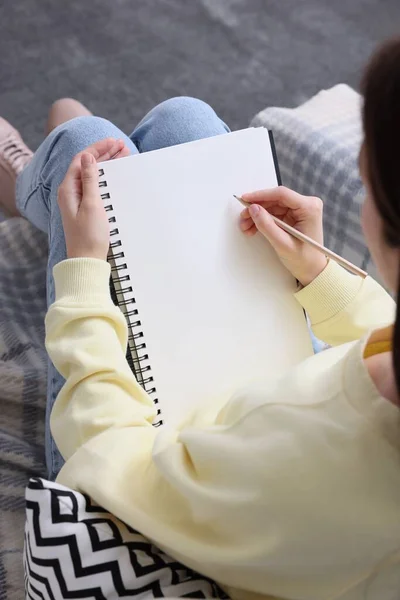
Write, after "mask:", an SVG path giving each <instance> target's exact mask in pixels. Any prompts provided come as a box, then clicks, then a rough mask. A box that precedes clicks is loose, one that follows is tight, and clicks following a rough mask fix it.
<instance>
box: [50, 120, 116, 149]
mask: <svg viewBox="0 0 400 600" xmlns="http://www.w3.org/2000/svg"><path fill="white" fill-rule="evenodd" d="M53 134H54V136H55V138H56V139H55V144H54V146H53V150H54V149H56V148H57V150H59V151H60V152H61V153H62V155H63V156H68V157H69V158H71V159H72V157H73V156H75V155H76V154H78V152H81V151H82V150H84V149H85V148H87V147H88V146H90V145H91V144H94V143H95V142H98V141H100V140H103V139H105V138H108V137H121V131H120V130H119V129H118V128H117V127H116V126H115V125H113V124H112V123H111V122H110V121H107V119H103V118H102V117H94V116H85V117H76V118H75V119H71V120H70V121H67V122H66V123H63V124H62V125H59V126H58V127H57V128H56V129H55V130H54V131H53Z"/></svg>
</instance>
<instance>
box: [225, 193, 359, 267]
mask: <svg viewBox="0 0 400 600" xmlns="http://www.w3.org/2000/svg"><path fill="white" fill-rule="evenodd" d="M234 197H235V198H236V200H239V202H240V203H241V204H243V206H245V207H246V208H249V206H251V204H252V203H250V202H245V200H243V198H241V197H240V196H236V195H235V194H234ZM270 214H271V213H270ZM271 217H272V218H273V220H274V221H275V223H276V224H277V225H279V227H281V228H282V229H283V230H284V231H286V232H287V233H290V235H292V236H293V237H295V238H296V239H298V240H300V241H301V242H304V243H306V244H309V245H310V246H312V247H313V248H315V249H316V250H318V251H319V252H321V253H322V254H325V256H326V257H327V258H331V259H332V260H334V261H335V262H337V263H338V264H339V265H341V266H342V267H344V268H345V269H347V270H348V271H350V272H351V273H354V275H359V276H360V277H362V278H363V279H365V277H367V275H368V273H366V272H365V271H363V270H362V269H360V268H359V267H356V265H353V263H351V262H350V261H349V260H346V259H345V258H343V257H342V256H339V254H336V252H332V250H328V248H325V246H322V245H321V244H318V242H316V241H315V240H313V239H312V238H310V237H308V235H305V234H304V233H301V231H298V230H297V229H295V228H294V227H291V226H290V225H288V224H287V223H285V222H284V221H281V219H278V217H275V216H274V215H271Z"/></svg>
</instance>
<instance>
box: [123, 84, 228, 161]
mask: <svg viewBox="0 0 400 600" xmlns="http://www.w3.org/2000/svg"><path fill="white" fill-rule="evenodd" d="M227 131H229V129H228V127H227V126H226V125H225V123H223V121H221V119H220V118H219V117H218V115H217V114H216V113H215V111H214V110H213V109H212V108H211V106H209V104H207V103H206V102H203V101H202V100H198V99H197V98H189V97H187V96H180V97H176V98H170V99H169V100H165V101H164V102H161V104H159V105H158V106H156V107H155V108H153V109H152V110H151V111H150V112H149V113H148V114H147V115H146V116H145V118H144V119H143V120H142V121H141V122H140V123H139V125H138V127H137V128H136V129H135V131H134V132H133V134H132V139H133V141H134V143H135V144H136V145H137V147H138V148H139V150H140V151H142V152H146V151H149V150H156V149H157V148H164V147H167V146H173V145H176V144H183V143H185V142H191V141H194V140H198V139H202V138H206V137H211V136H214V135H219V134H221V133H226V132H227Z"/></svg>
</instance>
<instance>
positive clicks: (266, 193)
mask: <svg viewBox="0 0 400 600" xmlns="http://www.w3.org/2000/svg"><path fill="white" fill-rule="evenodd" d="M242 198H243V200H244V201H245V202H249V203H254V202H255V203H257V204H260V203H262V204H264V205H268V204H278V205H280V206H284V207H287V208H291V209H296V208H301V207H303V206H304V204H305V202H306V200H307V196H302V195H301V194H298V193H297V192H294V191H293V190H290V189H289V188H286V187H284V186H283V185H280V186H278V187H276V188H271V189H269V190H258V191H257V192H252V193H250V194H244V195H243V196H242Z"/></svg>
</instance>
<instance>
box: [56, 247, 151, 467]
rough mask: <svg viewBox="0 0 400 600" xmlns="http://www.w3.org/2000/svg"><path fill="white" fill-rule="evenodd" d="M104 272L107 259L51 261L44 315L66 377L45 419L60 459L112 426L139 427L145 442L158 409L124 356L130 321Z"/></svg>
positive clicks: (149, 437) (58, 361)
mask: <svg viewBox="0 0 400 600" xmlns="http://www.w3.org/2000/svg"><path fill="white" fill-rule="evenodd" d="M109 277H110V266H109V265H108V263H106V262H105V261H101V260H95V259H85V258H79V259H70V260H66V261H63V262H61V263H59V264H58V265H56V266H55V268H54V281H55V287H56V302H55V303H54V304H53V305H52V306H51V307H50V309H49V311H48V314H47V316H46V348H47V350H48V353H49V355H50V357H51V359H52V361H53V363H54V365H55V367H56V369H57V370H58V371H59V372H60V373H61V374H62V375H63V376H64V378H65V379H66V382H65V384H64V386H63V388H62V389H61V391H60V393H59V395H58V397H57V400H56V402H55V404H54V407H53V410H52V413H51V418H50V426H51V430H52V434H53V436H54V438H55V440H56V443H57V446H58V448H59V450H60V452H61V454H62V456H63V457H64V459H65V460H68V459H69V458H70V457H71V456H72V455H73V454H74V452H75V451H76V449H77V448H79V447H80V446H82V445H83V444H84V443H85V442H86V441H87V440H88V439H91V438H94V437H96V436H97V435H98V434H99V433H101V432H102V431H104V430H107V429H108V428H110V427H122V426H124V427H127V426H129V427H138V428H140V432H141V433H140V436H141V437H142V438H145V439H146V440H147V442H146V443H148V444H151V443H152V440H153V438H154V428H153V427H152V421H153V419H154V417H155V412H156V411H155V409H154V404H153V402H152V401H151V399H150V398H149V396H148V395H147V394H146V393H145V392H144V391H143V389H142V387H141V386H140V385H139V384H138V383H137V381H136V379H135V377H134V375H133V373H132V371H131V369H130V368H129V365H128V363H127V361H126V359H125V352H126V347H127V339H128V332H127V325H126V321H125V317H124V316H123V314H122V312H121V311H120V309H119V308H118V307H116V306H115V305H114V304H113V302H112V300H111V297H110V290H109ZM132 398H134V399H135V402H133V401H132ZM138 435H139V434H138ZM141 443H144V441H143V442H141Z"/></svg>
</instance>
